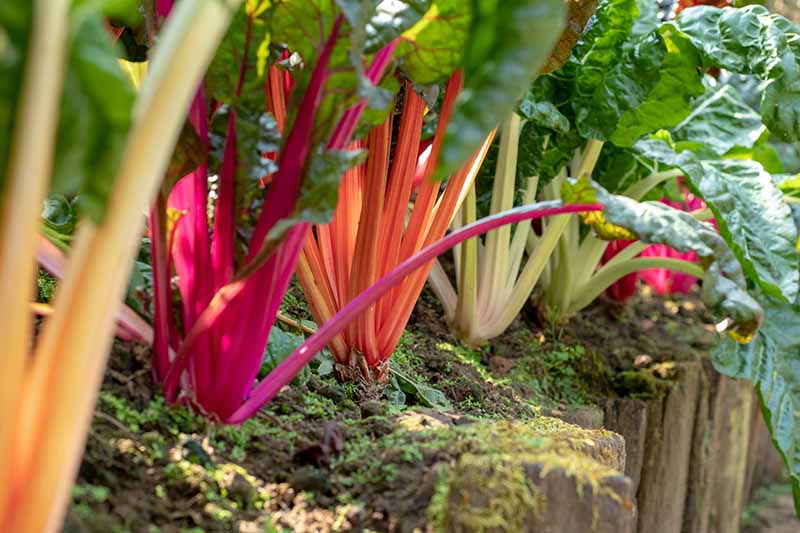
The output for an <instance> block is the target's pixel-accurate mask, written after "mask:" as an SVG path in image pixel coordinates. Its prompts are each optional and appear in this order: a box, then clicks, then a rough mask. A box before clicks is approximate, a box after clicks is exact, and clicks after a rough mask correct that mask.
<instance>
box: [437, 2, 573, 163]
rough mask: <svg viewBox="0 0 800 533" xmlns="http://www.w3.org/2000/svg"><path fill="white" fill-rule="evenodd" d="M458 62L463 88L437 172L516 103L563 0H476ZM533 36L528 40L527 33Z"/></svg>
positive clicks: (549, 41) (559, 23) (562, 13)
mask: <svg viewBox="0 0 800 533" xmlns="http://www.w3.org/2000/svg"><path fill="white" fill-rule="evenodd" d="M471 4H472V6H473V12H472V20H471V24H470V31H469V37H468V39H467V41H466V47H465V50H464V55H463V60H462V62H461V66H462V68H463V70H464V79H465V84H464V90H463V91H462V93H461V95H460V96H459V99H458V102H457V105H456V108H455V110H454V112H453V116H452V117H451V120H450V124H449V125H448V129H447V136H446V142H445V145H444V148H443V150H442V155H441V160H440V167H441V168H440V173H442V174H444V173H446V172H447V171H450V170H453V169H454V168H455V167H456V166H458V165H459V164H460V163H461V162H462V161H463V160H465V159H466V158H467V157H468V156H469V154H470V153H471V152H472V151H473V150H475V148H476V147H477V146H479V145H480V144H481V142H483V140H484V139H485V138H486V135H487V134H488V133H489V131H490V130H491V129H492V128H494V127H495V126H496V125H497V123H498V122H500V120H502V118H503V117H505V116H506V115H507V114H508V113H509V112H511V111H512V110H513V109H514V105H515V104H516V102H517V101H518V100H519V99H520V98H521V97H522V96H523V95H524V94H525V92H526V91H527V90H528V87H529V86H530V84H531V82H532V81H533V78H534V77H535V76H536V74H537V73H538V72H539V69H540V67H541V66H542V65H543V64H544V62H545V61H546V60H547V58H548V57H549V55H550V51H551V50H552V47H553V45H554V44H555V43H556V41H557V40H558V38H559V36H560V34H561V30H562V28H563V27H564V22H565V17H566V8H565V7H564V2H563V0H503V2H502V5H501V3H500V2H499V1H498V0H476V1H473V2H472V3H471ZM532 37H533V38H534V39H535V40H531V38H532Z"/></svg>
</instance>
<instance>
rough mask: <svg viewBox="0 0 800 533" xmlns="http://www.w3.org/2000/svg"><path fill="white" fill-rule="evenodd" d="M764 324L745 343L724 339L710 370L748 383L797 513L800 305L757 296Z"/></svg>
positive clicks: (799, 493)
mask: <svg viewBox="0 0 800 533" xmlns="http://www.w3.org/2000/svg"><path fill="white" fill-rule="evenodd" d="M757 296H758V299H759V301H760V303H761V305H762V306H763V308H764V311H765V315H764V324H763V325H762V326H761V328H759V330H758V332H757V333H756V336H755V338H754V339H753V341H752V342H750V343H749V344H739V343H735V342H731V341H730V340H727V339H726V340H724V341H723V342H722V344H721V345H720V346H719V347H718V348H717V349H716V350H715V351H714V353H713V354H712V358H713V361H714V366H715V367H716V369H717V370H718V371H719V372H721V373H722V374H725V375H727V376H730V377H733V378H741V379H748V380H750V381H752V382H753V384H754V385H755V388H756V392H757V393H758V399H759V403H760V405H761V412H762V413H763V414H764V420H765V421H766V423H767V428H769V431H770V434H771V435H772V442H773V443H774V444H775V447H776V448H777V449H778V451H779V452H780V454H781V457H782V458H783V461H784V463H785V464H786V466H787V468H788V471H789V476H790V480H791V485H792V492H793V493H794V502H795V509H796V511H797V512H798V513H800V416H798V413H800V306H798V304H797V303H796V302H784V301H780V300H778V299H776V298H771V297H769V296H767V295H764V294H758V295H757Z"/></svg>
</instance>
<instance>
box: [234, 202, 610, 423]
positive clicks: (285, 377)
mask: <svg viewBox="0 0 800 533" xmlns="http://www.w3.org/2000/svg"><path fill="white" fill-rule="evenodd" d="M602 209H603V206H602V205H600V204H575V205H566V206H564V205H561V202H557V201H556V202H540V203H537V204H531V205H526V206H521V207H517V208H515V209H511V210H509V211H506V212H504V213H498V214H496V215H491V216H488V217H485V218H482V219H481V220H478V221H476V222H473V223H472V224H468V225H466V226H464V227H462V228H460V229H458V230H456V231H454V232H452V233H450V234H449V235H448V236H446V237H445V238H443V239H441V240H440V241H438V242H435V243H433V244H431V245H429V246H426V247H425V248H423V249H422V250H420V251H419V252H418V253H416V254H415V255H413V256H411V257H409V258H408V259H406V260H405V261H403V262H402V263H400V264H399V265H398V266H397V267H395V268H394V269H393V270H391V271H390V272H389V273H388V274H386V276H384V277H383V278H381V279H380V280H378V282H377V283H375V284H374V285H372V286H371V287H370V288H368V289H367V290H365V291H364V292H363V293H361V294H360V295H359V296H357V297H356V298H355V299H353V300H352V301H351V302H350V303H349V304H347V305H346V306H345V307H343V308H342V309H341V310H340V311H339V312H338V313H336V314H335V315H334V316H333V318H331V319H330V320H329V321H328V322H326V323H325V324H323V325H322V327H320V328H319V330H317V332H316V333H315V334H314V335H312V336H311V337H309V338H308V339H307V340H306V341H305V342H304V343H303V344H302V345H301V346H300V347H298V348H297V349H296V350H295V351H294V352H293V353H292V354H291V355H290V356H289V357H287V358H286V359H285V360H284V361H283V362H282V363H281V364H279V365H278V366H277V367H276V368H275V370H273V371H272V372H271V373H270V374H269V376H267V377H266V378H265V379H264V380H263V381H261V383H259V384H258V385H257V386H256V388H255V389H254V390H253V393H252V394H251V395H250V397H249V398H248V399H247V400H246V401H245V402H244V403H243V404H242V406H241V407H240V408H239V409H238V410H237V411H236V412H235V413H233V415H232V416H231V417H230V418H229V419H228V420H226V422H227V423H229V424H239V423H241V422H244V421H245V420H247V419H248V418H250V417H251V416H253V414H255V412H256V411H258V410H259V409H260V408H261V407H262V406H263V405H264V404H265V403H267V402H268V401H270V400H271V399H272V398H274V397H275V396H276V395H277V394H278V392H280V390H281V389H282V388H283V387H284V386H286V385H287V384H288V383H289V382H290V381H292V380H293V379H294V378H295V376H297V374H298V373H299V372H300V371H301V370H302V369H303V367H304V366H305V365H307V364H308V363H309V361H311V359H313V358H314V356H315V355H316V354H317V353H318V352H319V351H320V350H322V348H324V347H325V345H326V344H328V343H329V342H330V341H331V340H332V339H333V338H334V337H335V336H336V335H338V334H339V333H340V332H341V331H342V330H343V329H344V328H345V327H347V326H348V324H350V322H352V321H353V320H354V319H355V318H356V317H357V316H358V315H359V314H360V313H362V312H363V311H365V310H366V309H367V308H368V307H369V306H370V305H372V304H374V303H375V302H377V301H378V300H379V299H380V298H381V297H382V296H383V295H384V294H386V293H387V292H388V291H389V290H390V289H392V288H393V287H395V286H396V285H398V284H399V283H401V282H402V281H403V279H405V277H406V276H408V275H409V274H411V273H412V272H413V271H414V270H416V269H418V268H420V267H422V266H424V265H425V264H427V263H428V261H430V260H432V259H433V258H434V257H436V256H438V255H440V254H442V253H444V252H446V251H447V250H449V249H451V248H453V247H454V246H456V245H457V244H459V243H461V242H463V241H465V240H467V239H469V238H471V237H475V236H477V235H481V234H483V233H486V232H488V231H491V230H493V229H495V228H498V227H500V226H504V225H506V224H514V223H516V222H521V221H523V220H534V219H537V218H542V217H547V216H554V215H561V214H567V213H580V212H587V211H601V210H602Z"/></svg>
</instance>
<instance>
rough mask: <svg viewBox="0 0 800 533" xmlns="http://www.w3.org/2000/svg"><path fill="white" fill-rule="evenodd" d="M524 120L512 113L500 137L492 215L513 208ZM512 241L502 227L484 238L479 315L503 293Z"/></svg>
mask: <svg viewBox="0 0 800 533" xmlns="http://www.w3.org/2000/svg"><path fill="white" fill-rule="evenodd" d="M521 129H522V119H521V118H520V116H519V115H517V114H516V113H511V114H510V115H509V116H508V118H507V119H506V120H504V121H503V124H502V128H501V137H500V150H499V154H498V157H497V169H496V171H495V177H494V185H493V186H492V202H491V206H490V212H491V213H493V214H494V213H499V212H501V211H505V210H508V209H511V208H512V207H514V193H515V192H516V190H515V182H516V179H515V178H516V175H517V151H518V148H519V135H520V130H521ZM510 241H511V226H503V227H501V228H498V229H497V230H494V231H490V232H489V233H488V234H487V235H486V238H485V242H486V246H485V259H484V261H482V263H481V270H482V271H481V272H480V274H479V275H480V285H479V287H478V309H479V311H478V312H479V313H485V312H486V306H487V304H488V302H490V301H491V299H492V294H494V293H496V292H497V291H502V289H503V287H504V286H505V284H506V277H507V272H508V255H509V246H510Z"/></svg>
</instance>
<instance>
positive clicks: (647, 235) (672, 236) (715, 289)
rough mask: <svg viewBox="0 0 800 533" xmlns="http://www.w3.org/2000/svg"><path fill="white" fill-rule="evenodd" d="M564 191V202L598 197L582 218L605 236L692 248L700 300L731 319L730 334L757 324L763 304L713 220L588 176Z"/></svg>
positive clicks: (747, 335)
mask: <svg viewBox="0 0 800 533" xmlns="http://www.w3.org/2000/svg"><path fill="white" fill-rule="evenodd" d="M562 197H563V199H564V202H566V203H583V202H593V201H597V202H599V203H601V204H603V211H602V214H601V213H598V212H594V213H586V214H585V215H584V216H583V219H584V222H586V223H587V224H589V225H590V226H592V227H593V228H594V230H595V231H596V232H597V234H598V235H599V236H600V237H601V238H605V239H620V238H622V239H638V240H641V241H642V242H644V243H648V244H666V245H667V246H670V247H671V248H674V249H675V250H677V251H679V252H689V251H693V252H696V253H697V255H698V256H699V258H700V264H701V265H702V266H703V269H704V270H705V277H704V278H703V301H704V302H705V303H706V305H708V306H709V307H710V308H711V309H714V310H715V311H716V312H717V313H719V314H721V315H722V316H723V317H724V318H726V319H729V320H731V321H732V325H731V326H730V327H729V328H728V329H729V330H730V334H731V336H732V337H734V338H736V339H737V340H739V341H744V342H747V341H748V340H749V339H751V338H752V337H753V334H754V333H755V332H756V330H757V329H758V327H759V325H760V324H761V321H762V317H763V310H762V309H761V306H760V305H759V304H758V302H757V301H756V300H755V299H753V298H752V297H751V296H750V295H749V294H748V293H747V280H746V278H745V276H744V272H743V271H742V267H741V265H740V264H739V261H738V260H737V258H736V256H735V255H734V253H733V252H732V251H731V249H730V248H729V247H728V245H727V243H726V242H725V240H724V239H723V238H722V237H721V236H720V235H719V234H718V233H717V232H716V230H715V229H714V227H713V226H712V225H711V224H708V223H706V222H700V221H698V220H696V219H695V218H694V217H693V216H691V215H690V214H688V213H686V212H684V211H680V210H678V209H674V208H672V207H670V206H668V205H666V204H663V203H661V202H637V201H635V200H632V199H631V198H628V197H626V196H617V195H613V194H609V193H608V192H607V191H606V190H605V189H603V188H602V187H601V186H600V185H598V184H597V183H590V182H589V180H587V179H583V180H569V181H568V182H567V183H566V184H565V186H564V188H563V190H562Z"/></svg>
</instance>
